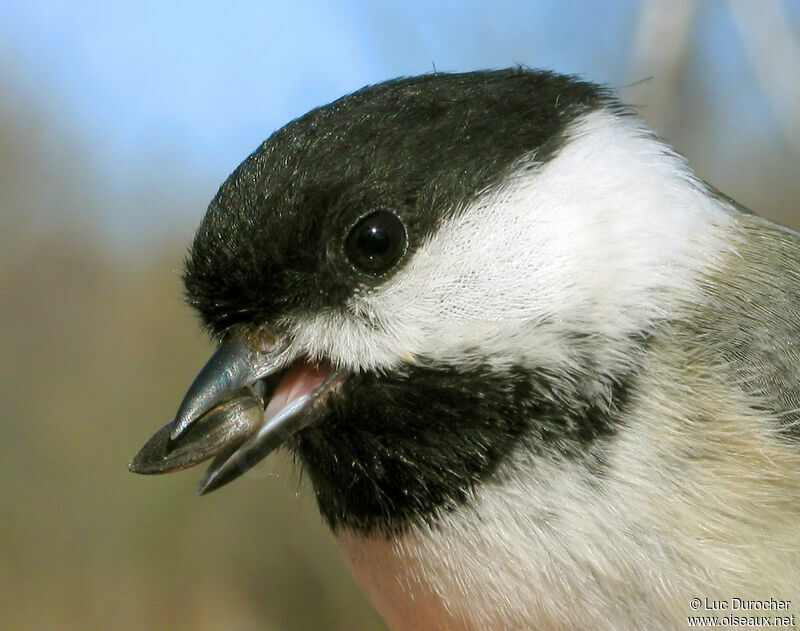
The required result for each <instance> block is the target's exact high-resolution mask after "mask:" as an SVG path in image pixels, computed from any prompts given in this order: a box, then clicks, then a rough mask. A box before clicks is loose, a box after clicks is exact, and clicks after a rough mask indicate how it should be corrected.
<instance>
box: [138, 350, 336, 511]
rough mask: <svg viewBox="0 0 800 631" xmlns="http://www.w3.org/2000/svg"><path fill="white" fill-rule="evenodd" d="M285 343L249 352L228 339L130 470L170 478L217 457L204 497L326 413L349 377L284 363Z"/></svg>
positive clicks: (302, 364)
mask: <svg viewBox="0 0 800 631" xmlns="http://www.w3.org/2000/svg"><path fill="white" fill-rule="evenodd" d="M290 356H291V349H290V343H289V340H288V339H287V338H280V339H278V340H276V341H275V342H274V343H273V344H272V345H270V346H268V347H266V348H264V349H257V350H254V349H253V348H251V347H250V346H249V345H248V344H247V343H246V342H245V341H244V339H243V338H241V337H239V336H232V337H229V338H228V339H226V340H225V341H224V342H222V344H220V345H219V347H218V348H217V350H216V351H215V352H214V354H213V355H212V356H211V359H209V360H208V363H206V365H205V366H204V367H203V369H202V370H201V371H200V374H198V375H197V377H196V378H195V380H194V382H192V385H191V386H189V390H188V391H187V393H186V396H185V397H184V399H183V401H182V402H181V405H180V407H179V408H178V412H177V413H176V414H175V419H174V420H172V421H170V422H169V423H167V424H166V425H165V426H164V427H162V428H161V429H160V430H159V431H157V432H156V433H155V434H154V435H153V437H152V438H151V439H150V440H149V441H147V443H146V444H145V445H144V447H142V449H141V450H140V451H139V453H137V454H136V455H135V456H134V458H133V460H132V461H131V463H130V465H129V466H128V468H129V469H130V470H131V471H133V472H134V473H144V474H151V473H169V472H171V471H178V470H181V469H186V468H188V467H193V466H194V465H196V464H199V463H201V462H203V461H204V460H207V459H208V458H211V457H212V456H216V458H215V459H214V461H213V462H212V464H211V466H210V467H209V468H208V471H207V472H206V475H205V477H204V478H203V481H202V482H201V483H200V487H199V488H198V494H199V495H203V494H205V493H209V492H211V491H213V490H215V489H218V488H219V487H221V486H223V485H224V484H227V483H228V482H230V481H232V480H234V479H236V478H238V477H239V476H240V475H242V474H243V473H244V472H245V471H247V470H248V469H250V468H251V467H253V466H255V465H256V464H257V463H258V462H260V461H261V460H262V459H263V458H265V457H266V456H267V455H268V454H269V453H271V452H272V451H274V450H275V449H277V448H278V447H279V446H280V445H281V444H283V443H284V442H285V441H286V440H287V439H288V438H289V437H290V436H292V435H293V434H295V433H296V432H298V431H300V430H301V429H303V428H305V427H308V426H309V425H311V424H312V423H315V422H317V421H318V420H320V418H321V417H322V416H323V415H324V412H325V407H326V406H325V403H326V401H327V400H328V397H329V396H330V395H331V394H332V393H334V392H336V391H339V390H341V388H342V386H343V384H344V383H345V382H346V381H347V378H348V375H347V374H346V373H344V372H341V371H336V370H334V369H333V368H332V367H331V366H330V364H329V363H318V364H313V363H311V362H309V361H307V360H305V359H300V360H296V361H294V362H290Z"/></svg>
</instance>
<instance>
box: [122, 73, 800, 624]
mask: <svg viewBox="0 0 800 631" xmlns="http://www.w3.org/2000/svg"><path fill="white" fill-rule="evenodd" d="M184 280H185V285H186V292H187V294H188V297H189V302H190V304H191V305H192V306H193V307H194V308H195V309H197V311H198V312H199V313H200V315H201V317H202V319H203V322H204V324H205V325H206V327H207V328H208V329H209V331H210V332H211V333H212V334H213V336H214V337H215V338H217V339H218V340H220V346H219V348H218V350H217V351H216V353H215V354H214V355H213V357H212V358H211V360H210V361H209V363H208V364H207V365H206V367H205V368H204V369H203V370H202V371H201V373H200V374H199V375H198V377H197V379H196V380H195V382H194V384H192V386H191V388H190V389H189V392H188V394H187V395H186V398H185V399H184V401H183V403H182V405H181V406H180V409H179V410H178V413H177V415H176V418H175V420H174V421H172V422H171V423H169V424H168V425H166V426H165V427H164V428H163V429H162V430H161V431H159V432H158V433H156V435H155V436H154V437H153V438H152V439H151V440H150V442H149V443H148V444H147V445H145V447H144V448H143V449H142V451H140V452H139V454H137V456H136V457H135V458H134V460H133V462H132V463H131V469H132V470H134V471H137V472H140V473H157V472H165V471H171V470H175V469H179V468H184V467H188V466H192V465H194V464H197V463H198V462H200V461H202V460H204V459H206V458H209V457H211V456H216V458H215V460H214V461H213V464H212V465H211V467H210V468H209V470H208V473H207V474H206V477H205V479H204V480H203V482H202V485H201V487H200V492H201V493H205V492H208V491H210V490H213V489H215V488H217V487H219V486H221V485H223V484H225V483H227V482H229V481H230V480H232V479H234V478H235V477H237V476H238V475H240V474H241V473H242V472H244V471H245V470H246V469H247V468H249V467H251V466H252V465H254V464H255V463H256V462H258V461H259V460H260V459H261V458H263V457H264V456H266V455H267V454H268V453H269V452H271V451H272V450H274V449H275V448H276V447H278V446H280V445H284V446H286V447H287V448H289V449H290V450H292V451H293V452H294V453H295V454H296V455H297V457H298V459H299V460H300V461H301V462H302V464H303V467H304V469H305V471H306V472H307V474H308V476H309V477H310V479H311V481H312V483H313V486H314V490H315V493H316V497H317V501H318V504H319V508H320V511H321V513H322V515H323V517H324V519H325V520H326V521H327V523H328V524H329V525H330V527H331V529H332V530H333V532H334V534H335V536H336V537H337V539H338V542H339V544H340V546H341V549H342V551H343V554H344V557H345V559H346V561H347V562H348V564H349V565H350V567H351V569H352V571H353V573H354V575H355V578H356V580H357V581H358V582H359V583H360V584H361V585H362V587H363V588H364V589H365V590H366V592H367V594H368V595H369V597H370V599H371V600H372V602H373V604H374V605H375V606H376V608H377V609H378V610H379V611H380V613H381V614H382V615H383V616H384V617H385V619H386V620H387V622H388V624H389V625H390V626H391V627H392V628H393V629H396V630H406V629H409V630H410V629H413V630H415V631H418V630H421V629H426V630H427V629H437V630H445V629H447V630H449V629H459V630H475V631H478V630H480V631H484V630H489V629H559V630H572V629H591V630H596V629H607V630H613V631H622V630H626V629H652V630H658V631H661V630H665V629H685V628H686V627H687V616H690V615H693V614H696V613H698V612H697V609H698V608H697V607H695V604H696V602H697V601H696V600H694V599H701V600H700V602H701V603H703V605H702V607H703V608H707V606H708V604H709V603H711V604H712V605H713V603H715V602H726V603H728V604H729V608H730V603H732V602H733V599H734V598H739V599H742V600H743V601H744V602H748V601H749V602H751V603H752V602H757V603H761V605H762V607H756V606H755V605H753V606H752V607H750V610H748V611H742V612H740V614H741V615H747V616H749V615H752V616H755V615H765V614H766V615H776V614H777V613H778V612H775V611H772V612H768V613H766V612H764V611H763V609H764V608H765V603H767V604H768V603H769V602H770V599H772V600H773V601H775V602H784V603H786V602H787V601H788V602H789V603H790V604H788V605H786V606H785V607H783V608H782V609H783V610H784V611H783V612H782V613H783V614H785V615H790V614H791V611H790V610H791V607H792V605H794V604H795V603H797V607H798V612H797V613H798V614H800V602H798V601H800V587H799V586H800V534H798V530H800V346H799V345H800V236H798V234H796V233H794V232H792V231H790V230H788V229H785V228H782V227H780V226H778V225H775V224H773V223H770V222H769V221H766V220H764V219H761V218H759V217H756V216H754V215H753V214H751V213H749V212H748V211H747V210H745V209H744V208H742V207H740V206H739V205H737V204H736V203H735V202H733V201H732V200H731V199H729V198H727V197H725V196H724V195H722V194H720V193H719V192H717V191H715V190H714V189H712V188H711V187H709V186H708V185H706V184H705V183H704V182H702V181H701V180H700V179H698V178H697V177H696V176H695V175H694V174H693V173H692V171H691V170H689V168H688V167H687V165H686V163H685V162H684V160H683V159H681V158H680V157H679V156H678V155H676V154H675V153H674V152H673V151H672V150H671V149H670V148H669V147H668V146H667V145H666V144H664V142H662V141H661V140H660V139H659V138H658V137H657V136H656V135H655V134H654V133H653V132H652V131H651V130H650V129H648V128H647V127H646V126H645V125H644V124H643V123H642V122H641V120H639V119H638V118H636V117H635V116H634V115H632V114H631V112H630V111H629V110H627V109H626V108H625V107H623V106H622V105H620V104H619V102H618V101H617V100H616V99H615V97H614V96H613V94H612V93H611V92H609V91H608V90H606V89H604V88H602V87H599V86H597V85H594V84H592V83H588V82H584V81H580V80H577V79H576V78H574V77H569V76H560V75H556V74H552V73H549V72H541V71H529V70H523V69H514V70H505V71H486V72H470V73H464V74H441V73H436V74H429V75H424V76H419V77H411V78H402V79H396V80H392V81H387V82H386V83H382V84H379V85H375V86H370V87H367V88H364V89H362V90H360V91H358V92H356V93H354V94H351V95H349V96H345V97H343V98H341V99H339V100H338V101H335V102H333V103H331V104H330V105H326V106H324V107H321V108H318V109H315V110H313V111H311V112H309V113H308V114H306V115H305V116H303V117H301V118H299V119H297V120H295V121H293V122H291V123H289V124H288V125H287V126H285V127H284V128H282V129H280V130H279V131H277V132H276V133H275V134H273V135H272V136H271V137H270V138H269V139H268V140H267V141H266V142H264V143H263V144H262V145H261V146H260V147H259V148H258V149H257V150H256V151H255V152H254V153H253V154H252V155H251V156H250V157H249V158H247V159H246V160H245V161H244V162H243V163H242V164H241V166H239V168H238V169H236V171H235V172H234V173H233V174H232V175H231V176H230V178H229V179H228V180H227V181H226V182H225V183H224V184H223V185H222V187H221V188H220V190H219V192H218V194H217V195H216V197H215V198H214V200H213V201H212V202H211V205H210V207H209V210H208V213H207V215H206V216H205V219H204V220H203V222H202V224H201V226H200V228H199V230H198V233H197V235H196V237H195V239H194V243H193V245H192V247H191V251H190V253H189V256H188V258H187V260H186V265H185V272H184ZM753 609H759V610H760V611H758V612H755V611H753ZM729 613H730V612H729Z"/></svg>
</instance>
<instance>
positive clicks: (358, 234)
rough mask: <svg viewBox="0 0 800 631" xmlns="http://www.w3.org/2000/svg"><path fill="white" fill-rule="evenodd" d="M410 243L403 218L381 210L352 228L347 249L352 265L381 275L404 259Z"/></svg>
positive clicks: (347, 241) (346, 245)
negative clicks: (407, 245)
mask: <svg viewBox="0 0 800 631" xmlns="http://www.w3.org/2000/svg"><path fill="white" fill-rule="evenodd" d="M407 242H408V237H407V235H406V228H405V226H404V225H403V222H402V221H401V220H400V218H399V217H398V216H397V215H395V214H393V213H390V212H388V211H385V210H380V211H378V212H375V213H372V214H371V215H367V216H366V217H364V218H363V219H362V220H361V221H359V222H358V223H357V224H356V225H355V226H354V227H353V229H352V230H351V231H350V234H349V235H348V236H347V240H346V241H345V244H344V248H345V252H346V253H347V258H348V259H349V260H350V262H351V263H352V264H353V265H355V266H356V267H358V268H359V269H361V270H362V271H365V272H369V273H370V274H380V273H382V272H385V271H386V270H388V269H389V268H391V267H392V266H393V265H394V264H395V263H397V261H399V260H400V259H401V258H402V256H403V254H405V251H406V244H407Z"/></svg>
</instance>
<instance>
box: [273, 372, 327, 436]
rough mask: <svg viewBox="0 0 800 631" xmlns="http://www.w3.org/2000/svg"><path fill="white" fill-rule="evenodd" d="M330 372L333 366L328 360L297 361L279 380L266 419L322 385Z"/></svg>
mask: <svg viewBox="0 0 800 631" xmlns="http://www.w3.org/2000/svg"><path fill="white" fill-rule="evenodd" d="M330 372H331V367H330V365H329V364H328V363H327V362H326V363H323V364H311V363H309V362H308V361H306V360H298V361H296V362H295V363H294V364H292V366H291V367H290V368H289V370H287V371H286V374H284V375H283V378H282V379H281V380H280V382H278V386H277V387H276V388H275V392H273V394H272V398H271V399H270V400H269V403H268V404H267V409H266V410H264V420H265V421H268V420H269V419H271V418H272V417H273V416H275V414H277V413H278V412H279V411H280V410H282V409H283V408H284V407H286V406H287V405H288V404H289V403H291V402H292V401H294V400H295V399H297V398H299V397H301V396H303V395H304V394H306V393H307V392H311V390H313V389H314V388H316V387H317V386H320V385H322V384H323V382H324V381H325V379H326V378H327V377H328V375H329V374H330Z"/></svg>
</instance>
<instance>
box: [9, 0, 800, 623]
mask: <svg viewBox="0 0 800 631" xmlns="http://www.w3.org/2000/svg"><path fill="white" fill-rule="evenodd" d="M516 64H522V65H526V66H530V67H541V68H550V69H554V70H556V71H560V72H566V73H577V74H581V75H583V76H584V77H586V78H588V79H590V80H593V81H597V82H602V83H608V84H609V85H611V86H614V87H615V88H618V89H619V91H620V95H621V97H622V99H623V100H625V101H628V102H632V103H635V104H636V105H637V106H638V107H639V111H640V113H641V115H642V116H644V118H645V119H647V120H648V121H649V122H650V123H651V124H652V125H653V126H654V127H655V128H656V129H657V130H659V131H660V132H661V133H662V134H664V135H665V136H666V137H667V138H668V139H669V140H670V142H671V143H672V144H673V145H674V146H675V147H676V148H677V149H678V150H679V151H680V152H682V153H683V154H685V155H686V156H688V158H689V160H690V162H691V163H692V165H693V166H694V168H695V169H696V171H697V172H698V173H699V175H700V176H701V177H703V178H705V179H706V180H707V181H709V182H710V183H711V184H713V185H714V186H716V187H717V188H719V189H721V190H722V191H724V192H726V193H727V194H728V195H730V196H732V197H734V198H735V199H737V200H738V201H740V202H741V203H743V204H745V205H746V206H749V207H750V208H752V209H753V210H755V211H756V212H758V213H759V214H762V215H765V216H767V217H770V218H773V219H775V220H778V221H780V222H782V223H786V224H789V225H791V226H794V227H800V177H798V175H800V169H799V168H798V167H799V166H800V2H798V0H741V1H734V0H731V1H724V0H703V1H702V2H701V1H698V2H696V3H692V2H685V1H681V0H647V1H637V0H628V1H614V2H596V1H590V0H587V1H585V2H580V1H577V0H562V1H561V2H549V1H547V0H542V1H533V0H527V1H526V0H518V1H512V0H495V1H494V2H491V3H489V2H478V1H473V0H461V1H459V2H438V3H432V2H429V1H427V0H425V1H422V0H405V1H403V2H400V1H386V2H371V1H369V0H361V1H358V0H355V1H352V2H340V3H333V2H326V1H324V0H296V1H295V2H293V3H283V2H280V3H279V2H266V1H263V0H262V1H255V0H253V1H250V2H237V1H236V0H232V1H231V2H227V3H211V2H200V1H193V2H189V1H184V2H180V1H175V2H155V1H148V0H139V1H137V2H108V1H107V0H106V1H100V0H83V1H81V2H70V3H67V2H59V1H58V0H51V1H48V0H4V1H3V2H2V3H0V331H2V333H0V400H2V401H3V405H4V407H3V408H2V409H3V411H2V413H0V423H2V426H1V428H2V434H1V436H2V440H0V629H3V630H5V631H9V630H15V629H48V630H50V629H59V630H60V629H76V630H77V629H81V630H86V629H108V628H115V629H123V630H124V629H143V628H146V629H170V630H176V631H180V630H182V629H194V630H206V629H208V630H212V629H213V630H222V629H236V630H244V631H247V630H250V629H253V630H261V631H272V630H276V631H277V630H284V629H285V630H289V629H291V630H302V629H333V630H337V629H341V630H344V629H348V630H350V629H383V628H384V627H383V626H382V625H381V623H380V622H379V620H378V619H377V617H376V615H375V614H374V613H373V612H372V610H371V609H370V607H369V605H368V604H367V603H366V602H365V600H364V599H363V597H362V596H361V595H360V594H359V592H358V591H357V589H356V588H355V586H354V585H353V584H352V582H351V581H350V579H349V577H348V576H347V575H346V573H345V572H344V569H343V567H342V565H341V563H340V561H339V559H338V556H337V553H336V550H335V548H334V545H333V540H332V537H331V536H330V534H329V533H328V532H326V530H325V528H324V527H323V525H322V523H321V520H320V518H319V516H318V515H317V512H316V509H315V507H314V505H313V500H312V497H311V492H310V488H309V485H308V483H307V481H305V480H303V479H300V478H299V476H298V475H296V474H295V473H294V472H293V470H292V467H291V464H290V463H289V462H288V458H287V457H286V456H282V455H278V456H277V457H276V456H273V457H271V458H270V459H268V460H267V461H266V462H265V463H263V464H262V465H261V466H260V467H258V468H257V469H256V470H255V471H253V472H251V473H250V474H248V475H247V476H246V477H245V478H243V479H242V480H241V481H238V482H237V483H235V484H233V485H231V486H230V487H228V488H226V489H225V490H224V491H223V492H220V493H214V494H212V495H210V496H208V497H204V498H196V497H195V496H194V493H193V491H194V487H195V484H196V483H197V482H198V480H199V478H200V474H201V471H200V470H191V471H190V472H187V473H182V474H179V475H174V476H166V477H155V478H153V477H140V476H134V475H133V474H130V473H128V471H127V469H126V465H127V462H128V460H129V459H130V457H131V456H132V455H133V454H134V452H135V451H136V450H137V449H138V448H139V447H140V446H141V444H142V443H143V442H144V440H145V439H146V438H148V437H149V435H150V434H151V433H152V432H153V431H155V430H156V429H157V428H158V427H160V426H161V425H162V424H163V423H165V422H166V421H167V420H169V419H170V418H171V416H172V414H173V413H174V411H175V408H176V406H177V404H178V402H179V399H180V397H181V396H182V394H183V392H184V389H185V387H186V386H187V385H188V383H189V382H190V381H191V379H192V378H193V377H194V375H195V374H196V372H197V370H198V368H199V367H200V366H201V365H202V363H203V362H204V361H205V359H206V358H207V356H208V354H209V352H210V350H211V346H210V344H209V342H208V340H206V339H205V338H204V337H203V336H202V335H201V333H200V331H199V328H198V326H197V323H196V321H195V318H194V316H193V315H192V314H191V313H190V312H189V310H188V309H187V308H186V307H185V306H183V304H182V299H181V287H180V283H179V278H178V272H179V270H180V264H181V259H182V257H183V253H184V251H185V248H186V247H187V245H188V243H189V240H190V239H191V236H192V232H193V229H194V227H195V226H196V224H197V223H198V222H199V220H200V218H201V217H202V215H203V212H204V208H205V205H206V204H207V203H208V201H209V200H210V199H211V197H212V196H213V194H214V193H215V191H216V189H217V187H218V186H219V184H220V183H221V182H222V181H223V180H224V179H225V177H226V176H227V175H228V173H230V171H231V170H233V168H235V167H236V165H237V164H238V163H239V162H240V161H241V160H242V159H243V158H244V157H245V156H247V155H248V154H249V153H250V152H251V151H252V150H253V149H254V148H255V147H256V146H257V145H258V144H259V143H260V142H261V141H262V140H263V139H264V138H266V137H267V136H268V135H269V134H270V133H271V132H272V131H274V130H275V129H276V128H278V127H280V126H282V125H283V124H285V123H286V122H288V121H289V120H291V119H292V118H294V117H297V116H299V115H301V114H303V113H304V112H305V111H307V110H308V109H310V108H311V107H314V106H317V105H321V104H324V103H326V102H329V101H331V100H333V99H335V98H337V97H339V96H341V95H343V94H345V93H347V92H350V91H353V90H355V89H358V88H360V87H361V86H363V85H365V84H368V83H374V82H378V81H381V80H383V79H387V78H390V77H395V76H398V75H409V74H418V73H424V72H431V71H432V70H433V69H434V68H435V69H436V70H439V71H464V70H471V69H479V68H500V67H508V66H512V65H516Z"/></svg>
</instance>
